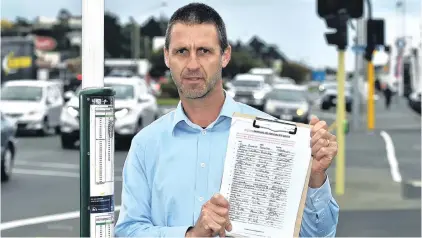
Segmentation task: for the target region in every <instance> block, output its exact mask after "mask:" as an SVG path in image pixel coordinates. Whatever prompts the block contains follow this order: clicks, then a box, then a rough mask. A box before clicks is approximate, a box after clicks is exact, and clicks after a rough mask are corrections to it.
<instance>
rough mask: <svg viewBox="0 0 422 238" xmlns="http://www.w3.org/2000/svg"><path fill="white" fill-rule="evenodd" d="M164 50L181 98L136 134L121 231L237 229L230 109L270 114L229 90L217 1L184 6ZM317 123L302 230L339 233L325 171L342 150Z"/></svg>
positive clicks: (227, 51) (192, 233) (204, 233)
mask: <svg viewBox="0 0 422 238" xmlns="http://www.w3.org/2000/svg"><path fill="white" fill-rule="evenodd" d="M164 54H165V63H166V65H167V66H168V67H169V68H170V71H171V74H172V78H173V81H174V83H175V84H176V86H177V88H178V90H179V95H180V101H181V102H180V103H179V105H178V107H177V109H176V110H174V111H172V112H170V113H168V114H166V115H165V116H163V117H161V118H159V119H158V120H156V121H155V122H154V123H152V124H151V125H150V126H148V127H146V128H144V129H143V130H142V131H140V132H139V133H138V134H137V135H136V136H135V137H134V139H133V140H132V144H131V148H130V150H129V153H128V155H127V159H126V162H125V165H124V168H123V185H122V186H123V188H122V207H121V210H120V215H119V219H118V221H117V224H116V227H115V233H116V236H122V237H123V236H124V237H130V236H132V237H135V236H148V237H210V236H216V235H219V236H225V232H226V231H230V230H231V229H232V225H231V223H230V218H229V217H228V209H229V208H228V206H229V204H228V202H227V200H226V199H225V198H224V197H223V196H222V195H219V194H218V192H219V190H220V184H221V179H222V175H223V169H224V168H223V167H224V159H225V154H226V148H227V142H228V136H229V130H230V123H231V117H232V115H233V113H234V112H240V113H245V114H253V115H256V116H266V114H264V113H263V112H260V111H258V110H256V109H253V108H252V107H249V106H247V105H245V104H241V103H238V102H235V101H234V100H233V99H232V98H230V97H229V96H228V95H226V94H225V91H224V90H223V86H222V83H223V82H222V79H221V77H222V76H221V75H222V68H224V67H226V66H227V64H228V63H229V61H230V55H231V48H230V46H229V44H228V41H227V35H226V29H225V26H224V22H223V20H222V19H221V17H220V16H219V14H218V13H217V12H216V11H215V10H214V9H212V8H210V7H208V6H206V5H204V4H189V5H186V6H184V7H182V8H180V9H178V10H177V11H176V12H175V13H174V14H173V16H172V17H171V18H170V21H169V25H168V29H167V32H166V43H165V49H164ZM311 124H312V125H313V128H312V133H311V135H310V136H311V139H310V141H311V143H310V144H311V145H310V146H311V147H312V154H313V158H314V162H313V165H312V172H311V177H310V181H309V190H308V195H307V199H306V207H305V211H304V216H303V221H302V226H301V232H300V235H301V236H318V237H322V236H324V237H325V236H335V232H336V225H337V220H338V212H339V208H338V206H337V204H336V202H335V200H334V199H333V197H332V195H331V188H330V184H329V181H328V178H327V176H326V173H325V171H326V169H327V168H328V167H329V165H330V163H331V160H332V159H333V158H334V157H335V155H336V153H337V143H336V138H335V136H333V135H331V134H330V133H329V132H327V125H326V123H325V122H323V121H319V120H318V119H317V118H313V119H312V121H311ZM304 159H306V158H304Z"/></svg>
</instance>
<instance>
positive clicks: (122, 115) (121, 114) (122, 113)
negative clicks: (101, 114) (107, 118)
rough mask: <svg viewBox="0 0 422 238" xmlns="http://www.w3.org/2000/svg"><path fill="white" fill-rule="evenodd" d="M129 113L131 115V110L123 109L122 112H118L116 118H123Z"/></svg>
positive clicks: (115, 114)
mask: <svg viewBox="0 0 422 238" xmlns="http://www.w3.org/2000/svg"><path fill="white" fill-rule="evenodd" d="M128 113H129V109H127V108H124V109H121V110H118V111H116V112H115V113H114V116H115V117H116V118H122V117H124V116H126V115H127V114H128Z"/></svg>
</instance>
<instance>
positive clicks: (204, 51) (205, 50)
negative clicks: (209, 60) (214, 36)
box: [199, 49, 210, 54]
mask: <svg viewBox="0 0 422 238" xmlns="http://www.w3.org/2000/svg"><path fill="white" fill-rule="evenodd" d="M199 52H201V53H202V54H206V53H208V52H210V51H209V50H207V49H200V50H199Z"/></svg>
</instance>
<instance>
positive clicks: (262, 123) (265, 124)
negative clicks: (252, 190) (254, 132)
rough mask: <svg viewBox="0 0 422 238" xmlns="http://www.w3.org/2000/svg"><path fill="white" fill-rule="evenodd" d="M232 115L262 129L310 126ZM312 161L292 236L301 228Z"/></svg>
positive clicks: (292, 131)
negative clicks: (247, 120)
mask: <svg viewBox="0 0 422 238" xmlns="http://www.w3.org/2000/svg"><path fill="white" fill-rule="evenodd" d="M233 117H238V118H246V119H252V120H253V125H252V126H253V127H254V128H264V129H267V130H269V131H272V132H277V133H280V132H281V133H288V134H291V135H294V134H296V132H297V128H298V127H306V128H310V127H311V126H310V125H308V124H303V123H296V122H290V121H284V120H279V119H269V118H263V117H257V116H253V115H249V114H242V113H238V112H235V113H233ZM274 125H275V126H274ZM290 127H292V128H290ZM312 161H313V159H312V158H311V159H310V161H309V166H308V171H307V173H306V178H305V184H304V185H303V190H302V196H301V200H300V202H299V208H298V212H297V216H296V222H295V227H294V232H293V237H299V233H300V229H301V226H302V217H303V212H304V210H305V203H306V197H307V193H308V184H309V178H310V175H311V169H312ZM233 235H235V234H233ZM235 236H236V235H235Z"/></svg>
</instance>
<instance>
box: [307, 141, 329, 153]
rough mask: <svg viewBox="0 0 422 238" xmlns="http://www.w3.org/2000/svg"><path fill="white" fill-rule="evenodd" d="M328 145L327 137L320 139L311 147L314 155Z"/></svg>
mask: <svg viewBox="0 0 422 238" xmlns="http://www.w3.org/2000/svg"><path fill="white" fill-rule="evenodd" d="M326 146H327V140H326V139H319V140H318V141H317V142H316V143H315V144H314V145H313V146H312V148H311V151H312V152H311V153H312V154H313V155H316V153H317V152H318V151H319V150H320V149H321V148H323V147H326Z"/></svg>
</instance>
